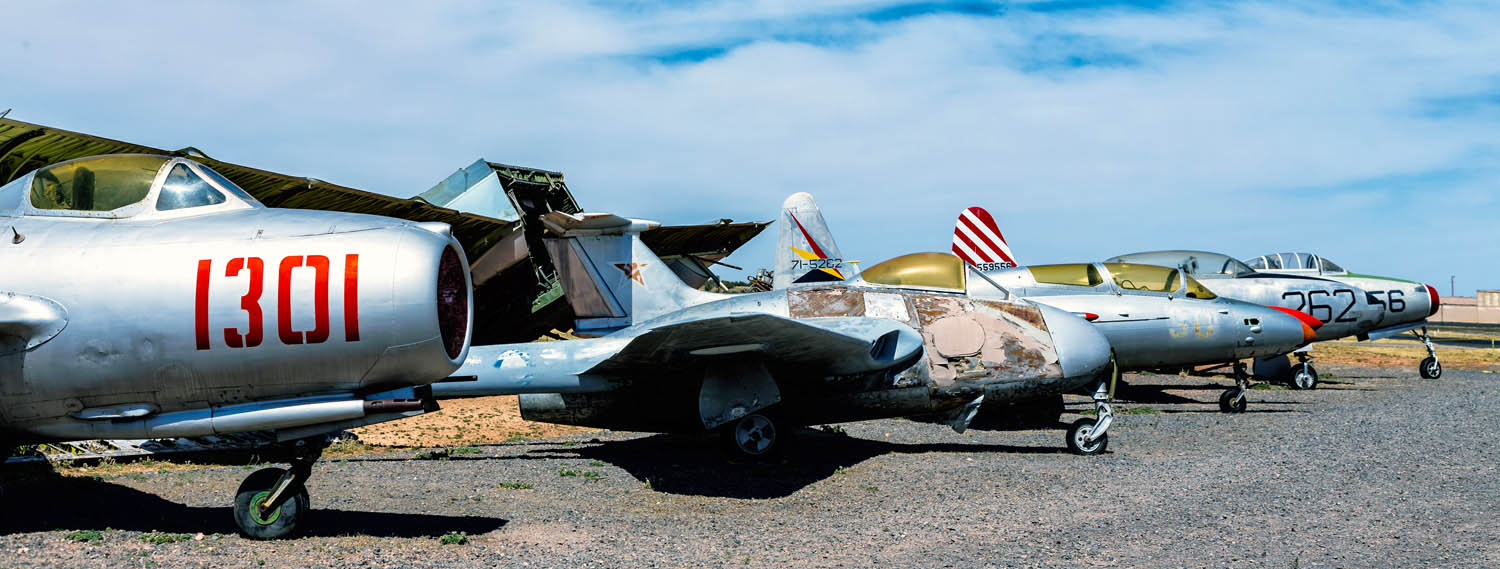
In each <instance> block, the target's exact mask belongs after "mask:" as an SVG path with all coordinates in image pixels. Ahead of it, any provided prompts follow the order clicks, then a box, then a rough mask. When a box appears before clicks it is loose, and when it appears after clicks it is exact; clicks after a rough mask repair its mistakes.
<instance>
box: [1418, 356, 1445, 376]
mask: <svg viewBox="0 0 1500 569" xmlns="http://www.w3.org/2000/svg"><path fill="white" fill-rule="evenodd" d="M1417 371H1419V372H1421V373H1422V379H1437V378H1439V377H1443V364H1441V363H1439V362H1438V359H1437V358H1434V357H1429V358H1427V359H1424V360H1422V364H1421V365H1419V366H1417Z"/></svg>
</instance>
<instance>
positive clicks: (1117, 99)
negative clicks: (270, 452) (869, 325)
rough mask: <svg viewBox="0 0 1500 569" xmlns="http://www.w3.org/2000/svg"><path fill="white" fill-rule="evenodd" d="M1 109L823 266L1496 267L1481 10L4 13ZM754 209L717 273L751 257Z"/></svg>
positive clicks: (529, 7)
mask: <svg viewBox="0 0 1500 569" xmlns="http://www.w3.org/2000/svg"><path fill="white" fill-rule="evenodd" d="M6 18H7V20H9V21H12V22H28V24H27V25H25V26H12V28H14V29H13V30H12V31H11V32H10V33H9V34H7V36H6V37H5V38H4V39H0V110H3V109H5V108H14V110H13V111H12V114H11V116H12V117H13V118H18V119H21V120H27V121H32V122H39V123H44V124H49V125H55V126H59V127H64V128H69V129H73V130H79V131H84V132H89V133H94V134H100V135H103V136H109V137H113V138H120V139H125V140H130V141H135V142H140V143H144V144H150V145H153V146H159V147H165V148H178V147H182V146H189V145H191V146H195V147H197V148H200V149H203V150H204V151H205V152H207V153H208V154H209V155H211V156H214V157H216V158H221V159H224V160H229V161H233V162H239V163H243V164H248V165H253V166H256V167H260V168H266V169H270V170H276V171H281V172H287V173H293V174H298V175H306V176H313V177H318V178H322V179H326V180H329V181H333V182H337V183H341V184H345V185H350V186H354V187H359V188H365V189H370V190H373V191H379V192H384V193H388V194H393V195H401V196H407V195H412V194H415V193H417V192H420V191H422V190H425V189H426V188H428V187H429V186H431V185H432V184H434V183H436V182H437V181H438V180H440V179H442V178H443V177H445V176H446V175H447V174H449V173H451V172H452V171H453V170H454V169H456V168H460V167H463V166H465V165H467V164H468V163H470V162H472V161H473V160H474V159H475V158H477V157H481V156H482V157H485V158H487V159H490V160H494V161H499V162H506V163H512V164H522V165H528V166H536V167H541V168H549V169H556V170H562V171H564V172H565V173H566V174H567V177H568V181H569V185H570V186H571V187H572V188H573V189H574V192H575V194H576V195H577V196H578V198H579V200H580V202H581V203H582V204H584V206H585V207H587V208H588V209H593V210H603V211H613V212H617V213H621V214H626V215H631V216H635V217H646V218H652V219H658V220H661V221H663V222H666V223H697V222H705V221H710V220H714V219H718V218H721V217H732V218H735V219H739V220H749V219H773V218H774V216H775V213H776V209H777V207H778V206H779V204H780V202H781V200H782V199H783V198H784V197H785V196H786V195H788V194H790V193H793V192H797V191H808V192H811V193H812V194H813V195H814V196H816V197H817V199H818V201H819V203H820V204H821V205H822V206H823V207H824V209H825V215H826V216H827V218H828V220H829V222H830V224H831V225H832V226H833V229H834V230H835V231H836V232H837V233H838V235H839V236H840V239H839V241H840V245H841V247H842V248H843V249H844V252H845V254H846V255H847V256H849V257H851V258H856V259H860V260H864V261H866V262H873V261H878V260H880V259H884V258H887V257H891V256H894V255H897V254H901V253H905V252H911V251H916V250H946V249H947V246H948V240H949V238H950V236H951V228H952V222H953V218H954V216H955V215H956V214H957V213H958V211H960V210H961V209H963V208H964V207H967V206H970V205H983V206H985V207H987V208H988V209H989V210H990V211H991V212H992V213H994V214H995V217H996V219H997V220H999V221H1000V223H1001V224H1002V229H1003V230H1004V232H1005V234H1006V236H1007V238H1008V239H1009V241H1010V242H1011V245H1012V248H1013V249H1014V251H1015V252H1016V254H1017V255H1018V256H1019V257H1020V260H1021V261H1023V262H1029V263H1049V262H1068V261H1083V260H1097V259H1102V258H1105V257H1109V256H1112V255H1115V254H1119V253H1124V252H1131V251H1139V250H1148V249H1161V248H1195V249H1208V250H1218V251H1223V252H1226V253H1230V254H1234V255H1238V256H1241V257H1248V256H1253V255H1258V254H1261V253H1267V252H1275V251H1283V250H1313V251H1316V252H1321V253H1322V254H1324V255H1326V256H1327V257H1329V258H1331V259H1334V260H1336V261H1338V262H1339V263H1341V264H1343V265H1344V266H1346V267H1350V268H1351V269H1354V270H1357V271H1360V272H1368V273H1376V274H1387V275H1391V276H1401V277H1407V278H1413V279H1420V280H1424V281H1427V282H1431V283H1432V284H1434V285H1436V286H1438V288H1439V289H1440V290H1441V291H1442V292H1443V293H1444V294H1446V293H1447V291H1448V286H1447V285H1448V277H1449V275H1456V277H1457V289H1458V292H1459V293H1460V294H1472V292H1473V290H1474V289H1475V288H1500V231H1497V230H1496V224H1497V221H1496V220H1497V219H1500V176H1497V174H1500V57H1497V55H1496V54H1500V34H1496V33H1495V30H1496V24H1497V23H1500V7H1497V6H1495V5H1487V4H1479V3H1474V4H1470V3H1441V2H1420V3H1418V2H1411V3H1403V2H1391V3H1346V2H1335V3H1317V2H1291V3H1276V2H1268V3H1238V2H1236V3H1222V2H1210V3H1186V2H1181V3H1179V2H1104V3H1091V2H1067V1H1054V2H1017V3H989V2H956V3H947V2H860V1H854V0H840V1H834V2H826V3H812V2H797V1H789V0H786V1H783V0H774V1H773V0H765V1H758V2H757V1H751V2H714V1H703V2H668V3H641V2H631V3H609V4H599V3H586V2H576V3H575V2H563V1H558V2H541V3H532V2H527V3H514V4H506V3H443V2H431V3H423V5H422V6H420V7H411V6H404V5H398V4H382V3H370V2H357V3H356V2H339V3H316V4H307V5H303V4H271V5H267V4H263V3H240V4H231V3H185V4H180V5H175V6H171V5H155V4H153V5H152V7H151V8H149V9H146V8H142V7H138V6H130V5H109V4H68V3H26V4H22V5H16V6H10V7H8V8H7V10H6ZM773 239H774V232H767V234H766V235H765V236H763V237H761V238H760V239H758V240H757V241H756V242H754V243H752V244H751V245H750V246H748V247H747V248H746V249H744V250H743V251H742V252H741V253H739V254H737V255H735V256H734V257H732V258H731V259H730V262H732V263H735V264H740V265H743V266H746V267H761V266H769V264H770V263H771V261H772V259H773V255H774V243H772V242H771V240H773Z"/></svg>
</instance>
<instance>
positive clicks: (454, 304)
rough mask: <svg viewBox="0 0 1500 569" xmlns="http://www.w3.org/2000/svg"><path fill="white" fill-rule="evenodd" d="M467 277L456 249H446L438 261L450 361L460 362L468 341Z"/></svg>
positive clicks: (441, 320)
mask: <svg viewBox="0 0 1500 569" xmlns="http://www.w3.org/2000/svg"><path fill="white" fill-rule="evenodd" d="M467 284H468V283H467V280H466V279H465V278H464V265H463V261H462V260H461V259H460V258H459V256H458V252H457V251H454V250H453V247H451V246H450V247H447V248H444V249H443V257H442V259H441V260H440V261H439V262H438V278H437V312H438V329H439V331H441V332H442V335H443V348H444V349H445V350H447V352H448V359H454V360H456V359H458V356H459V355H461V354H462V353H463V350H464V344H465V343H466V342H467V341H468V330H469V294H468V286H467Z"/></svg>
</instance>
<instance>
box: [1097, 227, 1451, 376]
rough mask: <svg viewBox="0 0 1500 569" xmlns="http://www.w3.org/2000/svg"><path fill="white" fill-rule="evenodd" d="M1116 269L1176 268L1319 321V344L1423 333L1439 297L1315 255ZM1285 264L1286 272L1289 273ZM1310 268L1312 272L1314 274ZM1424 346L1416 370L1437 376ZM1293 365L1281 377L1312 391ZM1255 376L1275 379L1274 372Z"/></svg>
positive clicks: (1148, 258)
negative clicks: (1424, 354) (1355, 271)
mask: <svg viewBox="0 0 1500 569" xmlns="http://www.w3.org/2000/svg"><path fill="white" fill-rule="evenodd" d="M1110 260H1111V261H1118V262H1140V263H1147V262H1149V263H1156V264H1163V265H1167V266H1172V267H1178V268H1181V269H1182V270H1184V271H1186V272H1188V273H1189V274H1192V275H1193V276H1194V277H1196V278H1198V279H1199V280H1200V281H1201V282H1202V283H1203V284H1204V286H1207V287H1209V289H1210V290H1213V291H1214V292H1215V293H1217V294H1219V295H1220V296H1227V297H1230V298H1237V299H1241V300H1246V301H1250V302H1258V303H1264V304H1269V305H1272V306H1282V307H1285V308H1290V309H1294V310H1300V311H1304V312H1307V313H1308V314H1311V315H1312V316H1313V317H1314V318H1317V319H1318V320H1319V321H1322V322H1323V326H1322V327H1320V328H1318V336H1317V339H1316V340H1317V341H1320V342H1321V341H1326V340H1334V339H1338V338H1347V337H1355V338H1359V339H1361V340H1366V339H1380V338H1385V337H1390V336H1394V335H1396V334H1400V333H1402V332H1405V331H1408V330H1412V329H1414V328H1418V327H1423V326H1424V325H1425V324H1426V321H1427V318H1428V317H1429V316H1431V315H1432V314H1434V313H1436V312H1437V291H1436V290H1435V289H1433V288H1432V287H1431V286H1427V285H1423V284H1420V283H1415V282H1411V281H1403V280H1398V279H1389V278H1384V277H1372V276H1368V275H1358V274H1352V273H1349V272H1348V271H1345V270H1344V269H1343V268H1342V267H1339V266H1338V265H1335V264H1333V263H1332V262H1329V261H1327V260H1324V259H1320V258H1318V257H1316V256H1314V255H1308V254H1305V253H1303V254H1300V256H1298V255H1297V254H1286V255H1285V256H1283V255H1278V256H1276V258H1275V259H1274V260H1272V259H1271V258H1270V256H1267V257H1260V258H1259V260H1252V263H1253V265H1251V264H1246V263H1243V262H1240V261H1239V260H1237V259H1235V258H1233V257H1230V256H1228V255H1224V254H1221V253H1210V252H1206V251H1151V252H1145V253H1131V254H1129V255H1120V256H1118V257H1114V258H1112V259H1110ZM1288 265H1291V268H1287V266H1288ZM1312 267H1316V268H1312ZM1418 337H1419V338H1421V339H1422V340H1423V343H1424V344H1425V345H1426V346H1427V351H1428V359H1426V360H1423V362H1422V364H1421V365H1420V366H1419V368H1418V369H1419V371H1420V372H1421V374H1422V377H1430V378H1435V377H1437V376H1438V375H1441V374H1442V366H1441V364H1439V363H1438V361H1437V357H1436V353H1435V352H1434V351H1433V348H1432V343H1431V341H1430V340H1429V339H1428V338H1427V336H1426V329H1425V328H1423V333H1422V334H1419V335H1418ZM1296 356H1297V358H1298V360H1299V362H1298V363H1297V364H1296V365H1293V366H1291V367H1290V369H1289V370H1287V374H1288V375H1289V377H1290V379H1291V384H1292V385H1293V386H1295V387H1297V388H1299V389H1311V388H1313V387H1316V386H1317V377H1318V374H1317V371H1316V370H1315V369H1314V368H1313V365H1312V357H1311V354H1309V353H1308V352H1307V351H1305V350H1304V351H1299V352H1297V353H1296ZM1256 364H1257V367H1258V368H1259V367H1261V364H1270V365H1267V366H1266V367H1267V369H1279V368H1284V367H1286V366H1285V360H1284V359H1281V358H1276V359H1271V360H1258V361H1257V362H1256ZM1257 373H1259V374H1262V375H1279V374H1278V373H1277V372H1274V371H1267V372H1261V371H1260V370H1259V369H1258V370H1257Z"/></svg>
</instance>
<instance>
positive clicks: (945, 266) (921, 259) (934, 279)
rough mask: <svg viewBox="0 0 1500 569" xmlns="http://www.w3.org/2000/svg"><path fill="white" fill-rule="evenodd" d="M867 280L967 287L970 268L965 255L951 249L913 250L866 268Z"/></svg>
mask: <svg viewBox="0 0 1500 569" xmlns="http://www.w3.org/2000/svg"><path fill="white" fill-rule="evenodd" d="M859 276H860V278H862V279H864V280H865V282H870V283H875V284H883V285H891V286H905V287H923V288H938V289H944V290H954V291H962V290H965V287H966V285H967V284H968V281H967V280H966V279H967V278H968V276H969V275H968V271H967V270H966V269H965V267H964V262H963V260H962V259H959V258H958V257H955V256H953V255H951V254H948V253H912V254H910V255H902V256H900V257H896V258H894V259H890V260H887V261H882V262H881V263H879V264H877V265H875V266H873V267H870V268H868V269H865V271H864V272H862V273H860V274H859Z"/></svg>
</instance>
